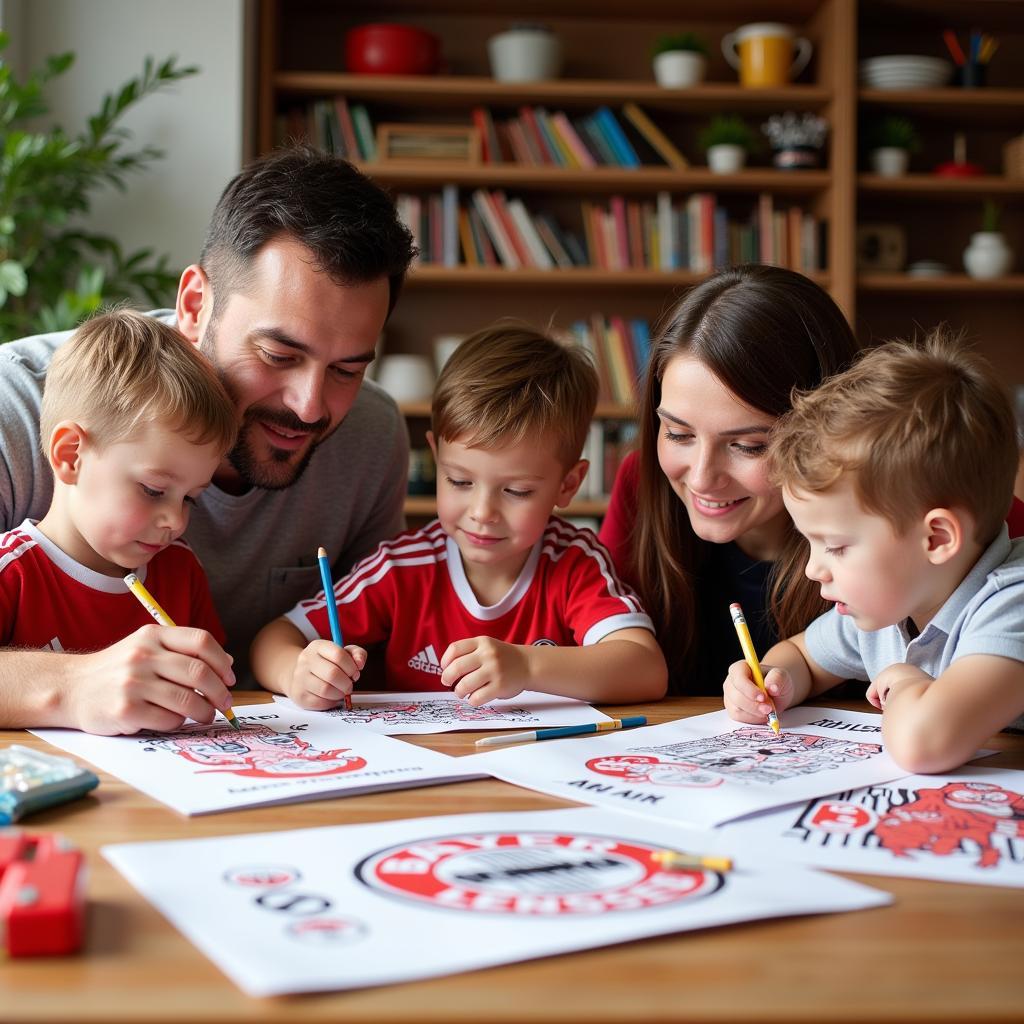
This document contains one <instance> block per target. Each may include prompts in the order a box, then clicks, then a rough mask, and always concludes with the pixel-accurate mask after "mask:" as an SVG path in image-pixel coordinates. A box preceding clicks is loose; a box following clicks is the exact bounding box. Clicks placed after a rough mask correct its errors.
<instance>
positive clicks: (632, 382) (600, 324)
mask: <svg viewBox="0 0 1024 1024" xmlns="http://www.w3.org/2000/svg"><path fill="white" fill-rule="evenodd" d="M563 340H566V341H569V342H573V343H575V344H577V345H580V346H581V347H582V348H584V349H586V350H587V351H588V352H589V353H590V357H591V359H592V360H593V363H594V366H595V367H596V368H597V378H598V382H599V387H598V399H597V400H598V402H601V403H605V404H616V405H624V406H629V407H632V406H634V405H635V404H636V400H637V397H638V393H639V388H640V380H641V378H642V377H643V374H644V369H645V367H646V366H647V356H648V354H649V352H650V348H651V329H650V326H649V324H648V323H647V321H646V320H641V319H627V318H626V317H622V316H605V315H604V314H603V313H592V314H591V315H590V317H588V318H587V319H586V320H577V321H574V322H573V324H572V325H571V326H570V328H569V330H568V332H566V334H565V336H564V338H563Z"/></svg>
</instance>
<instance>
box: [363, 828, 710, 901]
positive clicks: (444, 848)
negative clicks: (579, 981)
mask: <svg viewBox="0 0 1024 1024" xmlns="http://www.w3.org/2000/svg"><path fill="white" fill-rule="evenodd" d="M659 850H660V847H659V846H657V845H647V844H645V843H642V842H629V841H623V840H619V839H613V838H609V837H607V836H594V835H568V834H564V833H557V832H488V833H479V834H465V835H455V836H446V837H441V838H435V839H422V840H419V841H418V842H414V843H408V844H400V845H397V846H392V847H388V848H387V849H384V850H380V851H378V852H377V853H374V854H371V855H370V856H369V857H367V858H365V859H364V860H363V861H362V862H360V863H359V864H358V865H357V867H356V877H357V878H358V879H359V880H360V881H361V882H362V883H363V884H364V885H366V886H368V887H369V888H371V889H373V890H375V891H377V892H380V893H383V894H385V895H388V896H394V897H397V898H400V899H404V900H411V901H413V902H416V903H421V904H422V903H425V904H429V905H430V906H434V907H438V908H444V909H446V910H462V911H474V912H477V913H488V914H518V915H530V916H548V917H557V916H566V915H572V914H603V913H608V912H614V911H621V910H638V909H642V908H646V907H658V906H664V905H666V904H670V903H678V902H680V901H682V900H688V899H693V898H695V897H698V896H705V895H708V894H709V893H711V892H714V891H715V890H716V889H718V888H720V887H721V886H722V884H723V878H722V877H721V876H720V875H718V874H716V873H715V872H711V871H704V870H700V869H695V870H693V871H671V872H669V871H665V870H664V869H663V868H662V867H661V866H660V865H659V863H658V862H657V860H655V857H654V855H655V854H656V853H658V852H659Z"/></svg>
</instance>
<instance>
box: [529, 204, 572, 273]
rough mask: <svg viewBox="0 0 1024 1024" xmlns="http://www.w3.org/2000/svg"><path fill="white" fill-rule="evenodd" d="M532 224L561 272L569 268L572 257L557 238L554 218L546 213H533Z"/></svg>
mask: <svg viewBox="0 0 1024 1024" xmlns="http://www.w3.org/2000/svg"><path fill="white" fill-rule="evenodd" d="M533 223H534V226H535V227H536V229H537V234H539V235H540V237H541V239H542V241H543V242H544V245H545V246H547V250H548V252H549V253H551V257H552V259H554V261H555V263H556V264H558V266H559V267H560V268H562V269H563V270H567V269H569V268H571V267H572V265H573V263H572V257H571V256H570V255H569V253H568V251H567V250H566V248H565V245H564V244H563V242H562V240H561V238H560V237H559V235H560V231H559V228H558V224H557V223H556V222H555V219H554V217H552V216H551V215H550V214H548V213H535V214H534V215H533Z"/></svg>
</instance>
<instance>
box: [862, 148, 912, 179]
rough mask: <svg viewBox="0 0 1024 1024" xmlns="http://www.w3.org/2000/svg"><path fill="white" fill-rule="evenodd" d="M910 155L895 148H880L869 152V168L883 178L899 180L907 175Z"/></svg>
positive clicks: (903, 150)
mask: <svg viewBox="0 0 1024 1024" xmlns="http://www.w3.org/2000/svg"><path fill="white" fill-rule="evenodd" d="M909 164H910V153H909V152H907V150H905V149H900V148H899V147H897V146H880V147H879V148H878V149H873V150H871V166H872V167H873V168H874V170H875V174H880V175H881V176H882V177H883V178H899V177H901V176H902V175H904V174H906V173H907V166H908V165H909Z"/></svg>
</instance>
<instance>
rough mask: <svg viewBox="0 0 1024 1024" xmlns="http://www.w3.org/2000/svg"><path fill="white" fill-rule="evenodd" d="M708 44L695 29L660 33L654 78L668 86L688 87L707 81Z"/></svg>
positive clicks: (653, 57) (653, 52)
mask: <svg viewBox="0 0 1024 1024" xmlns="http://www.w3.org/2000/svg"><path fill="white" fill-rule="evenodd" d="M707 54H708V48H707V45H706V44H705V43H704V40H703V39H701V38H700V36H698V35H696V34H695V33H693V32H677V33H674V34H672V35H664V36H659V37H658V39H657V41H656V42H655V44H654V50H653V51H652V54H651V56H652V59H653V63H654V78H655V80H656V81H657V83H658V85H660V86H663V87H664V88H666V89H686V88H689V87H690V86H691V85H698V84H700V83H701V82H703V81H704V70H705V68H706V67H707Z"/></svg>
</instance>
